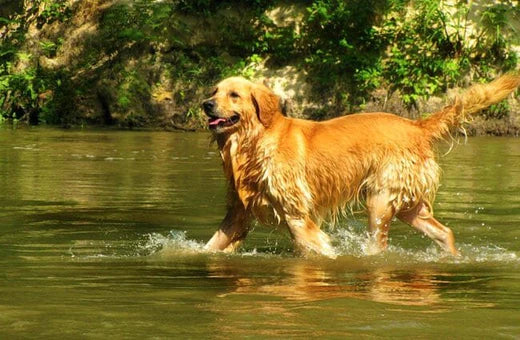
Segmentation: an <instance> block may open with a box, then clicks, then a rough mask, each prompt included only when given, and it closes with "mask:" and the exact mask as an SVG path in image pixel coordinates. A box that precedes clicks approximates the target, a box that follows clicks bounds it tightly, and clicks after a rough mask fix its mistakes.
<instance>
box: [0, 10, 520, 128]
mask: <svg viewBox="0 0 520 340" xmlns="http://www.w3.org/2000/svg"><path fill="white" fill-rule="evenodd" d="M474 3H475V2H472V1H469V2H468V1H455V2H451V1H450V2H448V1H437V0H415V1H409V0H349V1H341V0H305V1H300V2H290V1H276V0H255V1H243V0H224V1H216V0H195V1H188V0H164V1H151V0H135V1H126V0H120V1H115V2H113V3H110V5H107V6H106V8H104V9H103V10H100V12H99V13H97V15H98V16H97V17H96V18H98V19H96V20H98V21H97V22H96V30H95V32H93V33H92V34H85V35H84V36H83V40H82V41H81V46H78V51H80V52H78V53H76V54H73V55H74V58H71V62H70V65H66V67H62V68H57V69H45V67H43V66H41V65H40V62H39V60H40V59H41V58H42V57H45V58H50V59H53V58H57V59H59V58H60V56H61V55H62V54H63V53H67V52H68V51H63V49H62V45H63V44H64V43H65V41H66V40H67V37H66V36H63V35H60V34H62V33H55V34H48V35H42V36H41V39H39V40H38V41H37V42H36V43H34V42H31V43H26V39H27V30H28V28H29V27H30V26H31V25H32V27H34V26H36V27H37V28H38V29H40V30H41V32H40V33H42V32H45V29H46V27H55V26H52V25H53V24H55V23H67V22H68V21H69V20H70V19H71V18H72V17H74V15H75V14H76V12H75V10H76V9H77V8H83V7H85V5H83V4H82V3H80V2H73V1H69V0H36V1H32V2H28V1H27V2H24V6H25V7H26V8H24V11H19V13H20V14H16V15H13V16H12V17H9V18H0V26H5V27H6V32H7V33H6V34H4V35H3V37H2V41H1V45H0V116H1V117H2V119H22V118H23V119H29V120H30V117H33V118H34V117H37V119H36V122H38V121H40V122H46V123H59V124H64V123H65V124H66V123H68V122H72V121H74V119H75V117H74V114H75V112H76V111H77V110H76V109H75V108H76V104H77V103H78V102H82V101H84V100H87V99H88V100H92V98H96V97H98V96H100V94H99V92H100V91H101V92H103V93H102V94H101V97H103V98H104V99H103V103H102V104H101V105H102V106H103V110H104V111H106V112H105V114H106V115H107V117H108V118H107V119H108V120H107V121H111V118H110V115H111V114H115V115H116V116H117V117H119V118H117V119H121V120H125V119H126V120H127V121H128V125H138V124H146V122H147V121H150V119H148V120H147V118H146V117H145V116H146V115H147V114H148V115H153V114H154V113H155V111H154V110H155V109H154V107H153V103H152V101H153V100H152V98H153V96H152V89H153V88H154V87H155V86H156V84H158V83H161V82H166V83H170V84H173V85H172V91H173V96H172V98H173V99H172V101H174V104H175V105H173V107H175V108H176V109H179V110H184V114H185V117H187V118H189V119H191V118H196V116H197V115H198V112H199V110H198V104H197V103H198V102H199V101H200V98H201V96H202V94H201V91H202V90H201V89H204V88H207V87H208V85H210V84H213V83H214V82H216V81H217V80H218V79H221V78H223V77H227V76H231V75H242V76H245V77H247V78H253V77H254V76H255V74H256V72H257V69H258V66H259V65H264V64H265V65H266V66H267V67H279V66H285V65H292V66H295V67H296V68H299V69H301V70H304V71H305V72H306V74H307V75H308V81H309V82H310V83H311V85H312V89H313V91H314V96H315V99H317V100H321V102H322V103H323V107H322V109H321V110H318V111H319V112H318V113H317V114H316V117H319V118H326V117H328V116H330V115H331V113H332V114H341V113H343V112H345V111H354V110H357V109H358V108H359V107H361V106H362V105H363V104H364V103H365V102H366V101H367V99H368V98H369V96H370V93H371V91H373V90H374V89H377V88H386V89H390V90H391V91H399V92H400V94H401V98H402V99H403V101H404V103H405V104H406V105H408V106H409V107H412V106H414V105H416V104H417V102H418V101H419V100H421V99H423V98H427V97H429V96H432V95H437V94H441V93H443V92H445V91H446V89H447V88H449V87H452V86H456V85H463V81H464V82H467V81H468V80H470V81H481V80H488V79H490V78H493V77H494V76H495V74H496V73H498V72H501V71H506V70H509V69H512V68H514V67H515V66H516V65H517V56H516V54H515V53H513V52H512V48H511V45H512V44H513V43H518V42H519V40H520V38H518V37H520V34H518V33H519V32H517V31H516V26H515V25H514V24H512V23H514V22H518V18H519V17H520V9H519V8H518V6H516V7H515V6H513V5H512V4H511V3H510V2H509V1H507V0H499V1H496V2H492V3H489V4H486V3H484V2H482V1H481V2H479V7H478V8H477V6H476V5H474ZM29 4H30V5H29ZM82 6H83V7H82ZM279 6H281V8H285V9H286V8H296V13H297V17H298V18H297V20H293V21H287V22H285V21H283V20H282V21H283V22H282V23H281V24H280V22H277V23H275V21H276V20H274V19H273V18H272V17H271V16H269V15H267V13H268V12H269V11H270V10H272V9H273V8H275V7H279ZM477 9H478V10H477ZM49 31H51V32H57V31H59V30H49ZM62 32H63V31H62ZM28 46H30V48H29V47H28ZM67 46H70V44H67ZM176 84H182V88H179V87H176V86H177V85H176ZM507 112H508V108H507V106H504V105H502V104H501V105H499V106H497V107H495V108H492V109H490V110H489V111H488V112H487V115H488V116H489V117H492V118H501V117H504V116H506V115H507ZM33 121H34V119H33ZM123 124H124V123H123Z"/></svg>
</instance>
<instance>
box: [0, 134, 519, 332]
mask: <svg viewBox="0 0 520 340" xmlns="http://www.w3.org/2000/svg"><path fill="white" fill-rule="evenodd" d="M215 151H216V150H215V148H214V147H213V146H210V145H209V136H208V135H207V134H176V133H165V132H146V131H140V132H118V131H62V130H52V129H36V130H7V129H4V130H1V129H0V171H1V174H2V175H1V176H0V189H1V190H0V273H1V275H2V277H3V280H2V281H1V283H0V288H1V289H2V294H0V335H2V338H20V337H31V336H33V334H39V335H40V336H41V337H48V338H57V337H60V338H63V337H65V338H71V337H80V338H84V337H87V338H105V337H106V336H107V335H113V336H116V337H119V338H136V337H145V338H154V337H162V338H167V337H174V336H176V337H178V336H183V337H192V338H193V337H195V338H197V337H208V336H210V337H215V338H230V337H231V338H233V337H236V338H243V337H280V338H287V337H296V336H304V337H311V336H321V337H325V338H334V337H337V338H339V337H341V338H344V337H347V336H352V337H388V336H403V335H407V336H410V335H412V336H416V337H419V338H432V337H438V336H439V335H448V336H450V337H455V338H469V337H472V338H474V337H479V338H482V337H493V338H496V337H505V338H507V337H513V338H514V337H518V335H519V334H520V324H519V323H518V320H519V319H520V311H519V310H518V305H519V303H520V258H519V255H520V242H519V239H520V194H519V193H520V140H518V139H509V138H500V139H499V138H470V139H469V141H468V143H467V144H466V145H459V146H457V147H456V148H455V150H454V151H452V152H451V153H450V154H449V155H448V156H446V157H444V158H442V159H441V163H442V167H443V169H444V172H443V180H442V185H441V187H440V191H439V194H438V196H437V201H436V205H435V210H436V215H437V217H438V218H439V219H440V220H441V221H443V222H444V223H446V224H448V225H449V226H450V227H452V228H453V230H454V232H455V235H456V238H457V243H458V245H459V247H460V249H461V251H462V253H463V256H462V257H461V258H453V257H451V256H447V255H446V254H445V253H443V252H442V251H440V250H439V249H438V247H437V246H435V245H433V244H432V242H431V240H429V239H427V238H423V237H422V236H421V235H420V234H418V233H416V232H415V231H414V230H413V229H412V228H410V227H408V226H405V225H403V224H400V223H398V222H396V223H395V225H393V226H392V230H391V234H390V235H391V240H390V247H389V250H388V251H387V252H386V253H384V254H381V255H376V256H367V255H366V254H365V251H364V249H365V246H366V227H365V218H364V217H363V216H362V215H356V216H354V217H351V218H349V219H345V220H343V221H340V223H339V225H338V226H337V228H336V229H334V230H331V231H329V232H330V233H331V235H332V238H333V240H334V245H335V247H336V248H337V249H338V252H339V253H340V254H341V255H340V256H339V257H338V259H336V260H329V259H321V258H312V257H311V258H298V257H295V256H294V255H293V251H292V245H291V243H290V240H289V237H288V235H287V233H286V232H284V231H279V230H277V231H273V230H272V229H265V228H262V227H260V226H258V227H256V228H255V230H254V231H253V232H252V233H251V234H250V236H249V238H248V239H247V242H245V244H244V247H243V249H241V250H240V252H239V253H238V254H235V255H224V254H212V253H206V252H204V251H203V244H204V242H205V241H206V240H207V239H208V238H209V237H210V236H211V234H212V233H213V231H214V230H215V229H216V227H217V225H218V223H219V221H220V219H221V218H222V216H223V214H224V211H225V185H226V184H225V182H224V179H223V176H222V171H221V168H220V162H219V160H218V155H217V153H216V152H215ZM484 321H485V322H484ZM483 323H485V325H486V326H485V327H482V325H483ZM93 325H95V327H93Z"/></svg>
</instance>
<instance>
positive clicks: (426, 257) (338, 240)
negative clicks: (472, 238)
mask: <svg viewBox="0 0 520 340" xmlns="http://www.w3.org/2000/svg"><path fill="white" fill-rule="evenodd" d="M331 238H332V240H333V242H334V246H335V248H336V251H337V253H338V256H354V257H360V258H361V257H363V258H365V257H367V256H373V257H374V259H375V260H377V259H386V260H387V261H392V262H398V263H432V262H434V263H438V262H441V263H509V264H511V263H516V264H519V265H520V255H519V254H518V253H517V252H515V251H511V250H508V249H506V248H503V247H500V246H497V245H473V244H467V243H458V244H457V246H458V247H459V250H460V252H461V254H462V255H461V256H460V257H454V256H451V255H450V254H448V253H446V252H445V251H444V250H442V249H441V248H440V247H438V246H437V245H435V244H432V245H431V246H429V247H427V248H426V249H417V248H408V249H407V248H403V247H401V246H396V245H392V244H391V243H390V245H389V246H388V249H387V250H386V251H384V252H382V253H379V252H378V251H377V248H376V247H375V245H374V243H373V242H372V241H371V239H370V237H369V235H368V233H367V232H361V231H358V230H356V228H352V227H346V228H338V229H336V230H335V231H334V233H332V234H331Z"/></svg>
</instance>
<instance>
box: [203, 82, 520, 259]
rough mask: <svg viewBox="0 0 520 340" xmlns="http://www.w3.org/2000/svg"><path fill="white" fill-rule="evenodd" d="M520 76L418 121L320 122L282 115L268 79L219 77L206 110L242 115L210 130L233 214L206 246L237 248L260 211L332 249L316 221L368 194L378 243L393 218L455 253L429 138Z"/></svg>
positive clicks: (302, 243)
mask: <svg viewBox="0 0 520 340" xmlns="http://www.w3.org/2000/svg"><path fill="white" fill-rule="evenodd" d="M519 84H520V76H518V75H512V74H510V75H505V76H503V77H501V78H499V79H497V80H495V81H493V82H491V83H489V84H487V85H477V86H474V87H472V88H470V89H469V90H468V91H467V92H466V93H465V94H464V95H463V96H462V97H461V98H460V99H459V100H457V101H456V102H455V104H453V105H450V106H447V107H446V108H444V109H443V110H441V111H439V112H437V113H434V114H433V115H431V116H430V117H428V118H426V119H422V120H417V121H413V120H409V119H405V118H402V117H399V116H396V115H393V114H389V113H362V114H352V115H347V116H343V117H339V118H335V119H331V120H328V121H323V122H314V121H309V120H302V119H294V118H288V117H285V116H283V115H282V114H281V112H280V107H279V98H278V97H277V96H276V95H275V94H274V93H273V92H272V91H271V90H269V89H268V88H267V87H265V86H264V85H259V84H255V83H252V82H250V81H247V80H245V79H242V78H237V77H234V78H228V79H225V80H223V81H222V82H220V83H219V84H218V85H217V87H216V89H215V92H214V93H213V95H212V97H211V98H210V99H209V101H211V104H212V106H211V110H210V109H208V111H207V113H208V112H209V113H208V114H209V115H210V116H215V117H222V118H223V119H224V118H225V119H228V118H230V117H232V116H239V118H240V119H239V121H238V123H236V124H234V125H231V126H224V127H222V128H217V129H216V130H215V133H214V136H215V139H216V141H217V143H218V146H219V149H220V152H221V156H222V160H223V166H224V172H225V175H226V177H227V179H228V181H229V183H230V189H229V197H228V200H229V204H228V214H227V215H226V217H225V218H224V221H223V222H222V224H221V226H220V229H219V230H218V231H217V232H216V233H215V234H214V236H213V237H212V239H211V240H210V241H209V242H208V244H207V248H208V249H213V250H217V249H218V250H227V251H230V250H233V249H235V248H236V246H237V245H238V244H239V243H240V241H241V240H243V239H244V238H245V236H246V235H247V232H248V230H249V226H250V223H251V221H252V220H253V219H255V218H256V219H258V220H259V221H260V222H261V223H264V224H274V225H285V226H287V227H288V228H289V231H290V233H291V235H292V237H293V239H294V241H295V244H296V246H297V248H298V249H299V250H300V251H302V252H309V251H312V252H317V253H321V254H324V255H327V256H334V249H333V248H332V247H331V246H330V242H329V238H328V236H327V235H326V234H325V233H323V232H322V231H321V230H320V227H319V226H320V224H321V222H322V220H323V219H325V218H327V217H330V216H331V215H332V216H334V215H335V214H337V213H338V212H339V211H341V210H342V209H343V208H344V207H345V206H346V205H347V204H348V203H350V202H353V201H356V200H362V201H364V202H365V206H366V208H367V211H368V215H369V231H370V233H371V235H372V238H373V240H374V244H375V245H376V249H377V250H383V249H385V248H386V246H387V238H388V229H389V227H390V223H391V220H392V218H393V217H394V216H396V217H398V218H399V219H401V220H403V221H404V222H406V223H408V224H410V225H412V226H414V227H415V228H417V229H419V230H421V231H422V232H424V233H425V234H426V235H428V236H429V237H431V238H432V239H433V240H435V241H436V242H437V243H438V244H439V245H440V246H441V247H443V248H444V249H446V250H447V251H449V252H451V253H452V254H457V253H458V252H457V249H456V248H455V245H454V237H453V233H452V232H451V230H450V229H448V228H447V227H445V226H443V225H442V224H441V223H440V222H438V221H437V220H436V219H435V218H434V217H433V213H432V211H431V204H432V202H433V198H434V195H435V192H436V190H437V186H438V183H439V173H440V170H439V166H438V164H437V162H436V161H435V153H434V150H433V145H434V143H435V141H436V140H438V139H441V138H443V137H445V136H446V135H447V134H448V133H449V131H450V130H451V129H452V128H453V127H454V126H458V125H460V124H461V123H462V122H463V121H464V120H465V119H466V117H468V116H469V115H470V114H472V113H474V112H476V111H478V110H480V109H482V108H485V107H487V106H489V105H491V104H493V103H496V102H498V101H500V100H502V99H503V98H505V97H506V96H507V95H509V94H510V93H511V92H512V91H514V90H515V89H516V87H517V86H518V85H519Z"/></svg>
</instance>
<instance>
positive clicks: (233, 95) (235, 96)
mask: <svg viewBox="0 0 520 340" xmlns="http://www.w3.org/2000/svg"><path fill="white" fill-rule="evenodd" d="M229 96H230V97H231V98H240V96H239V95H238V93H236V92H235V91H233V92H230V93H229Z"/></svg>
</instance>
